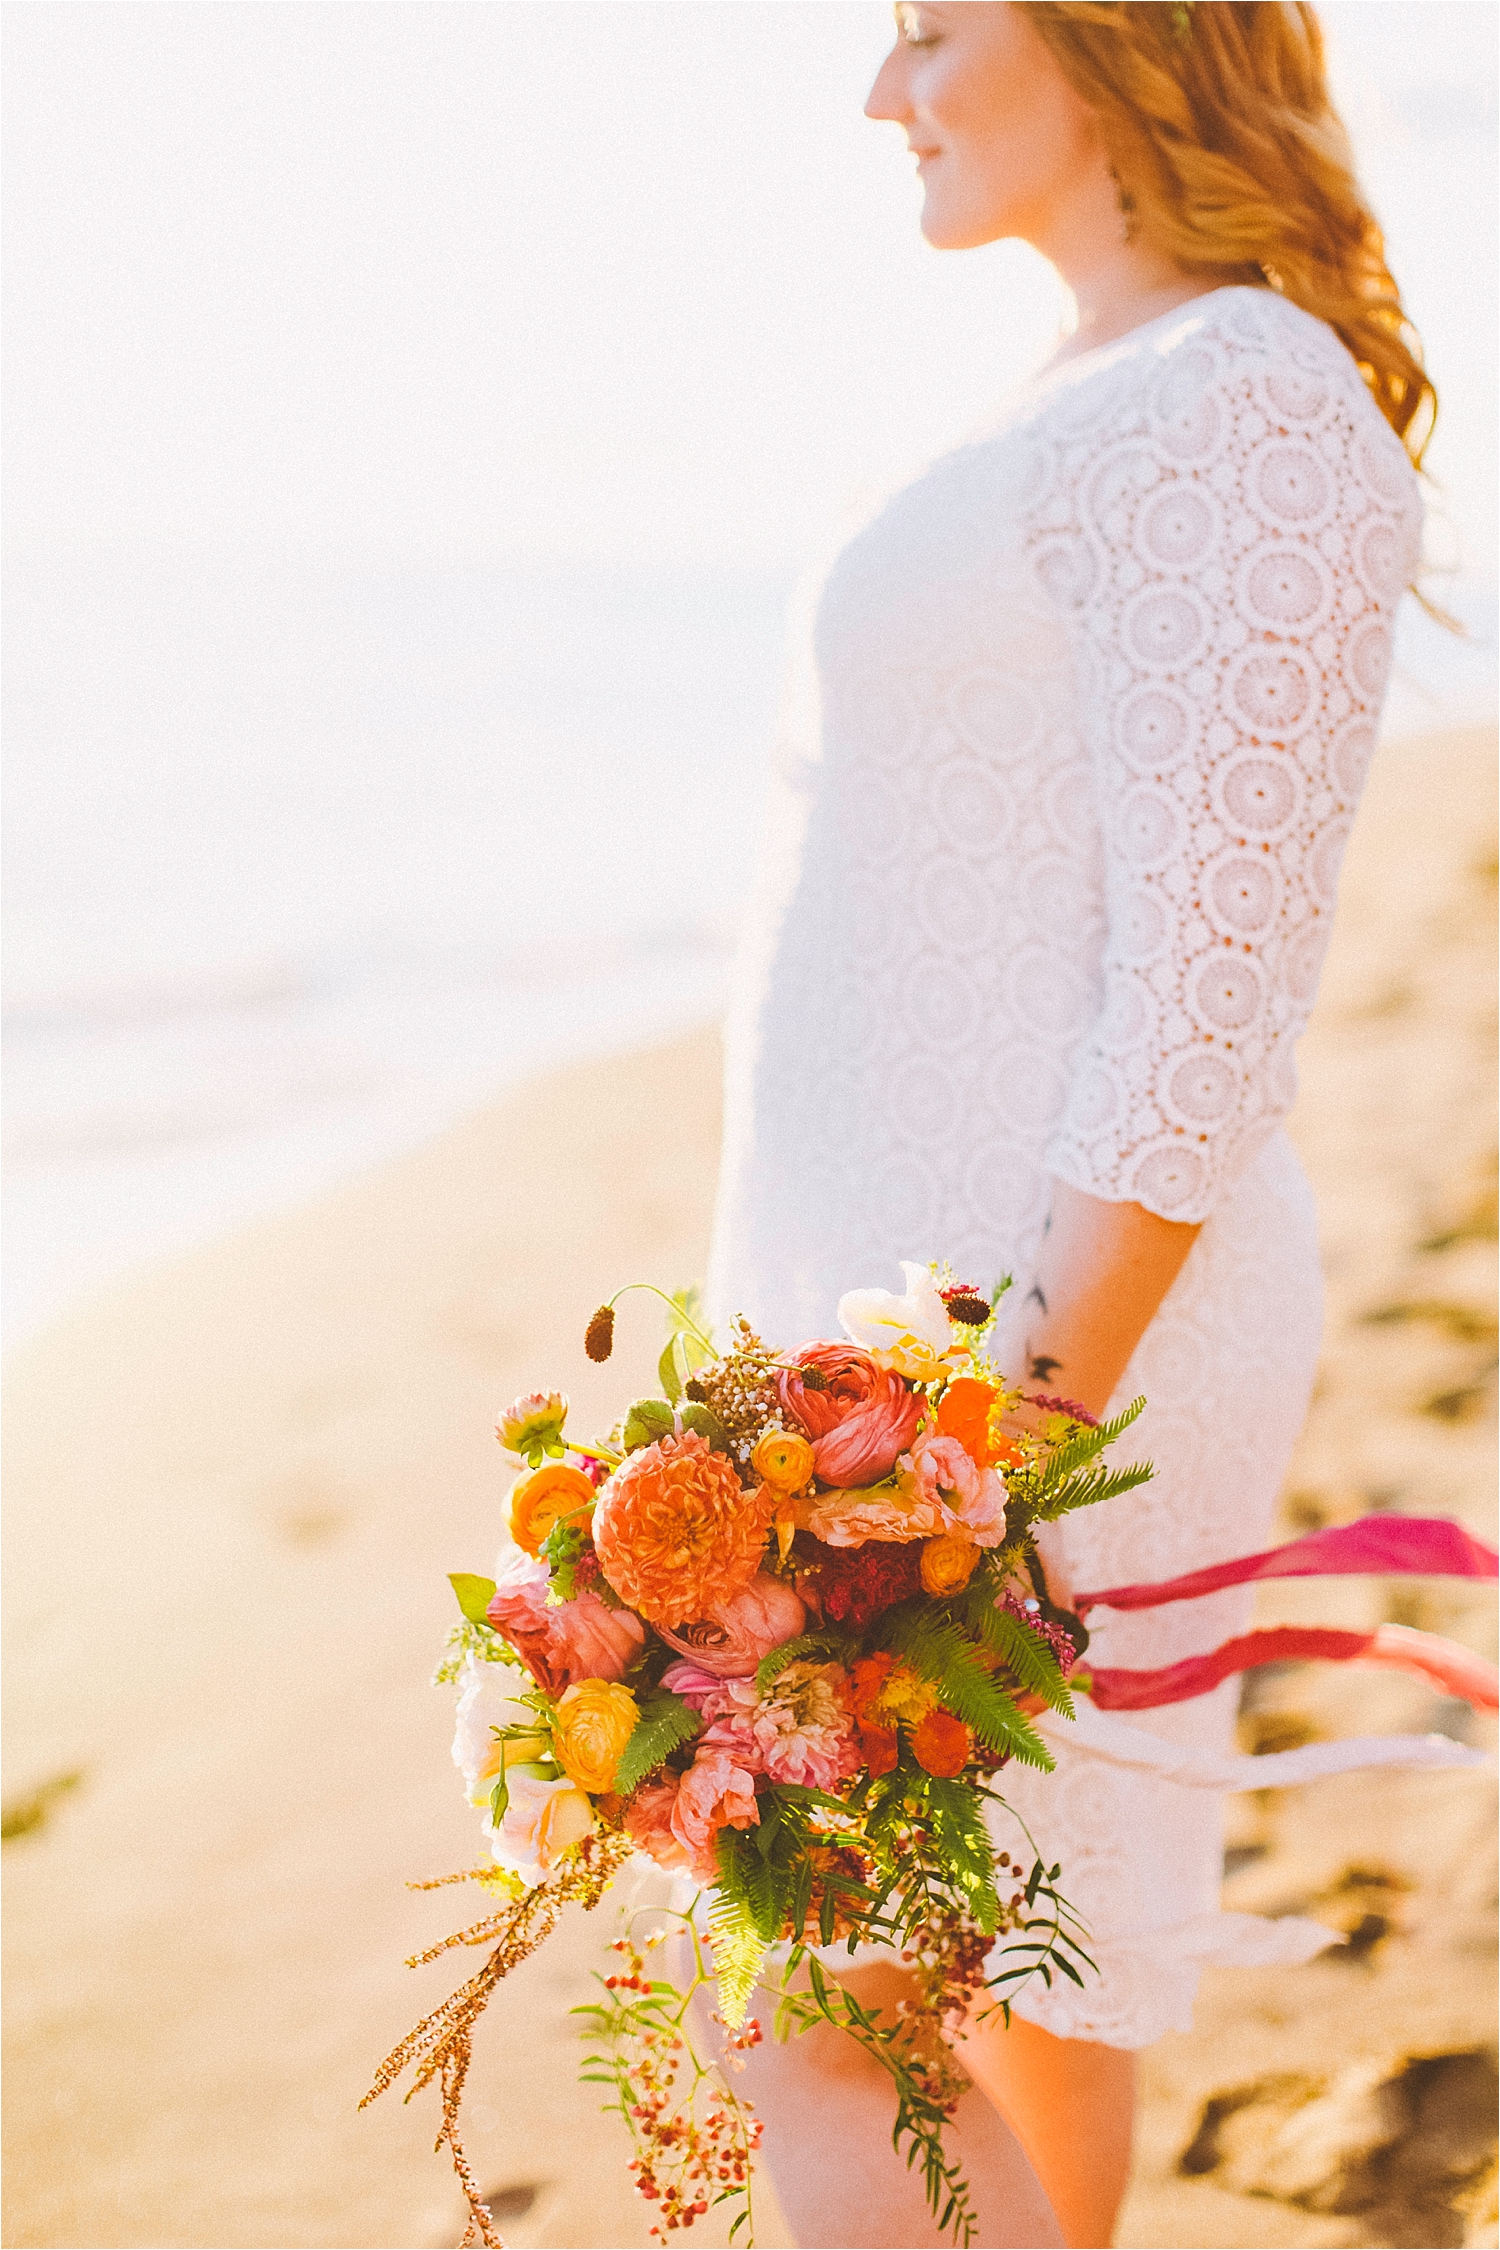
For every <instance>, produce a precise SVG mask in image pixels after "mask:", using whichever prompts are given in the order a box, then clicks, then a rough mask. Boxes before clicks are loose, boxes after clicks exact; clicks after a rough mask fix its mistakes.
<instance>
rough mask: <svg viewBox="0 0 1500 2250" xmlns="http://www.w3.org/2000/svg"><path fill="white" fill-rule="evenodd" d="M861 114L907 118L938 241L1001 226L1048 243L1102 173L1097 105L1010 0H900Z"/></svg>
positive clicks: (927, 225) (1105, 170) (973, 238)
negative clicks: (888, 45) (1078, 90)
mask: <svg viewBox="0 0 1500 2250" xmlns="http://www.w3.org/2000/svg"><path fill="white" fill-rule="evenodd" d="M865 115H866V116H867V117H875V118H888V119H890V120H891V122H892V123H894V124H897V125H900V126H903V127H904V128H905V131H906V138H907V143H908V145H909V147H910V148H911V150H912V152H913V154H914V155H915V156H916V157H917V159H918V163H917V170H918V173H919V174H920V176H921V180H922V185H923V187H924V188H925V190H926V197H925V200H924V202H923V206H922V232H923V234H924V235H926V237H927V240H928V241H929V242H930V243H932V244H933V245H934V247H935V248H937V249H939V250H971V249H973V248H975V247H976V246H977V245H978V244H979V243H981V242H998V241H999V240H1000V239H1001V238H1002V237H1003V236H1006V235H1021V236H1023V237H1024V238H1025V240H1027V241H1028V242H1032V243H1035V244H1036V246H1037V247H1038V248H1039V249H1043V250H1045V249H1046V248H1047V245H1048V242H1049V239H1050V238H1052V237H1053V236H1054V235H1055V234H1056V232H1057V228H1058V224H1059V221H1060V220H1062V219H1063V214H1064V213H1065V211H1066V210H1067V208H1068V206H1069V205H1072V204H1074V203H1076V201H1077V200H1078V199H1079V197H1080V194H1082V195H1083V196H1084V197H1086V198H1087V199H1089V200H1090V201H1093V200H1096V199H1097V194H1098V190H1099V187H1100V184H1101V181H1102V182H1104V183H1105V184H1108V179H1109V164H1108V159H1107V157H1106V155H1105V152H1104V147H1103V144H1102V142H1101V141H1100V139H1099V134H1098V129H1097V127H1096V125H1095V122H1094V115H1093V112H1092V110H1090V109H1089V107H1088V105H1087V104H1086V103H1085V102H1084V101H1083V99H1082V97H1081V96H1080V95H1078V94H1075V93H1074V91H1073V89H1072V87H1071V86H1070V85H1069V84H1068V82H1067V80H1066V79H1065V78H1064V76H1063V74H1062V72H1061V71H1060V70H1059V68H1058V66H1057V64H1056V63H1055V62H1054V61H1053V59H1052V56H1051V55H1050V54H1049V52H1048V50H1047V48H1046V47H1045V46H1044V45H1043V43H1042V41H1041V40H1040V39H1039V38H1038V37H1037V34H1036V33H1035V32H1034V31H1033V30H1032V28H1031V26H1030V24H1029V23H1028V22H1027V21H1026V18H1025V16H1024V15H1023V14H1022V13H1021V11H1020V10H1019V9H1018V8H1013V7H1010V6H1008V5H1007V4H1006V0H899V4H898V6H897V8H896V44H895V46H894V47H893V48H892V49H891V51H890V53H889V54H888V55H887V56H886V59H885V61H884V62H883V63H882V64H881V67H880V74H879V76H878V77H877V78H876V80H875V83H874V85H873V86H872V87H871V89H870V98H869V100H868V101H867V102H866V104H865ZM1111 192H1112V190H1111ZM1064 223H1065V222H1064Z"/></svg>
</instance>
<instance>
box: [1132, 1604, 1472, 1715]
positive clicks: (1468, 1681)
mask: <svg viewBox="0 0 1500 2250" xmlns="http://www.w3.org/2000/svg"><path fill="white" fill-rule="evenodd" d="M1309 1657H1323V1658H1324V1659H1331V1660H1332V1662H1334V1663H1335V1664H1347V1663H1349V1662H1351V1661H1353V1660H1357V1661H1358V1662H1359V1663H1361V1664H1380V1665H1384V1666H1386V1667H1387V1668H1388V1669H1390V1670H1392V1671H1397V1672H1415V1673H1417V1674H1418V1676H1419V1677H1420V1678H1422V1679H1424V1680H1427V1681H1429V1682H1430V1683H1431V1685H1432V1686H1433V1687H1435V1688H1438V1689H1440V1690H1441V1692H1442V1693H1443V1694H1444V1695H1455V1696H1461V1697H1462V1698H1463V1700H1464V1702H1466V1703H1472V1704H1473V1706H1474V1708H1475V1709H1476V1710H1478V1711H1493V1710H1495V1709H1496V1708H1500V1693H1497V1688H1500V1675H1497V1673H1496V1671H1495V1667H1494V1665H1493V1664H1486V1662H1485V1661H1484V1658H1483V1657H1482V1656H1476V1655H1475V1654H1474V1652H1473V1650H1472V1649H1467V1648H1461V1647H1460V1646H1459V1644H1458V1642H1457V1641H1445V1640H1444V1639H1443V1638H1442V1636H1441V1635H1440V1634H1438V1633H1418V1632H1414V1631H1413V1630H1412V1628H1411V1627H1410V1626H1408V1625H1377V1626H1376V1627H1375V1629H1374V1631H1373V1632H1369V1633H1350V1632H1341V1631H1338V1630H1337V1629H1336V1628H1334V1627H1332V1626H1325V1625H1274V1626H1271V1627H1269V1628H1267V1629H1266V1630H1264V1631H1262V1632H1259V1633H1243V1634H1241V1636H1240V1638H1239V1639H1238V1640H1234V1641H1226V1642H1225V1643H1224V1645H1223V1647H1222V1648H1215V1649H1209V1650H1207V1651H1206V1652H1205V1653H1204V1654H1203V1655H1202V1656H1188V1657H1184V1658H1183V1660H1182V1661H1181V1663H1179V1664H1164V1665H1163V1666H1162V1667H1161V1669H1160V1670H1159V1671H1156V1672H1132V1671H1123V1670H1113V1669H1106V1668H1105V1667H1104V1666H1102V1665H1099V1666H1091V1667H1090V1669H1091V1670H1092V1672H1093V1680H1094V1684H1093V1686H1092V1688H1091V1689H1090V1690H1089V1693H1090V1696H1091V1697H1092V1699H1093V1703H1094V1708H1095V1709H1096V1710H1098V1711H1151V1710H1154V1709H1155V1708H1156V1707H1157V1706H1158V1705H1159V1704H1162V1703H1185V1702H1186V1701H1187V1700H1188V1699H1189V1697H1191V1696H1195V1695H1207V1694H1208V1692H1209V1689H1210V1688H1216V1687H1217V1686H1218V1684H1219V1682H1220V1681H1221V1680H1227V1679H1228V1677H1229V1675H1230V1673H1231V1672H1248V1671H1249V1670H1250V1669H1251V1668H1252V1667H1253V1666H1254V1665H1257V1664H1285V1663H1287V1662H1288V1661H1294V1662H1305V1661H1306V1660H1307V1659H1308V1658H1309Z"/></svg>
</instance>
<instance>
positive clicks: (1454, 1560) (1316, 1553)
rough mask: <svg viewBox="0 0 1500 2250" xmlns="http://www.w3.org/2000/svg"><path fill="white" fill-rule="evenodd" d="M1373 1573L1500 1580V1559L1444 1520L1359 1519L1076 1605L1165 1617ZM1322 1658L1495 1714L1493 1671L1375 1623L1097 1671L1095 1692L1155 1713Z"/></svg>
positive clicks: (1270, 1636) (1422, 1636) (1080, 1609)
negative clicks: (1262, 1582) (1255, 1674)
mask: <svg viewBox="0 0 1500 2250" xmlns="http://www.w3.org/2000/svg"><path fill="white" fill-rule="evenodd" d="M1364 1571H1368V1572H1370V1573H1372V1574H1374V1575H1377V1576H1382V1577H1383V1576H1394V1575H1396V1574H1397V1573H1399V1572H1409V1573H1411V1574H1413V1575H1414V1576H1419V1577H1425V1578H1494V1577H1495V1576H1496V1575H1497V1572H1500V1556H1497V1555H1496V1553H1495V1550H1494V1548H1493V1547H1486V1546H1485V1545H1484V1543H1483V1542H1482V1541H1481V1540H1478V1539H1474V1538H1472V1537H1471V1536H1470V1534H1469V1533H1468V1532H1467V1531H1465V1530H1464V1528H1463V1526H1462V1525H1461V1524H1456V1523H1450V1522H1448V1521H1447V1519H1446V1518H1445V1517H1441V1516H1361V1517H1360V1519H1359V1521H1358V1522H1357V1523H1349V1524H1340V1525H1338V1526H1336V1527H1335V1528H1334V1529H1332V1530H1330V1531H1313V1532H1310V1533H1309V1534H1308V1536H1307V1537H1306V1538H1305V1539H1292V1540H1289V1541H1288V1542H1287V1544H1286V1545H1285V1546H1284V1547H1268V1548H1266V1549H1265V1550H1264V1552H1263V1553H1261V1554H1258V1555H1241V1556H1239V1557H1238V1558H1237V1560H1235V1561H1233V1562H1223V1563H1212V1564H1210V1565H1209V1567H1208V1569H1206V1570H1189V1571H1186V1572H1184V1574H1183V1575H1182V1577H1180V1578H1163V1579H1160V1580H1158V1581H1156V1582H1155V1583H1154V1584H1146V1583H1142V1584H1140V1585H1136V1586H1110V1587H1107V1588H1106V1589H1105V1591H1104V1592H1103V1593H1099V1594H1079V1595H1077V1596H1075V1598H1074V1602H1073V1607H1074V1609H1075V1610H1076V1611H1077V1613H1078V1615H1079V1616H1080V1617H1082V1616H1083V1615H1084V1614H1085V1613H1086V1612H1087V1611H1089V1610H1091V1609H1157V1608H1160V1607H1161V1605H1162V1604H1163V1603H1165V1602H1186V1601H1192V1600H1193V1599H1194V1598H1195V1596H1197V1595H1199V1594H1215V1593H1217V1592H1218V1591H1219V1589H1220V1588H1221V1587H1223V1586H1244V1585H1247V1584H1248V1583H1250V1582H1251V1581H1252V1580H1255V1579H1261V1578H1340V1577H1352V1576H1354V1575H1356V1574H1357V1573H1359V1572H1364ZM1310 1657H1322V1658H1324V1659H1325V1660H1329V1661H1332V1662H1333V1663H1336V1664H1347V1663H1350V1662H1351V1661H1354V1660H1357V1661H1358V1662H1360V1663H1362V1664H1380V1665H1384V1666H1387V1667H1389V1668H1391V1669H1393V1670H1396V1671H1400V1672H1415V1673H1417V1674H1418V1675H1419V1676H1420V1677H1421V1678H1423V1679H1425V1680H1428V1681H1430V1682H1431V1684H1432V1685H1433V1686H1434V1687H1437V1688H1440V1689H1441V1690H1442V1692H1443V1693H1444V1694H1445V1695H1454V1696H1461V1697H1462V1698H1463V1699H1464V1701H1465V1702H1467V1703H1472V1704H1473V1705H1474V1706H1475V1708H1476V1709H1478V1710H1481V1711H1493V1710H1495V1709H1496V1707H1497V1695H1496V1684H1497V1677H1500V1676H1497V1674H1496V1671H1495V1667H1494V1666H1493V1665H1492V1664H1487V1663H1486V1662H1485V1661H1484V1659H1483V1658H1482V1657H1479V1656H1476V1655H1474V1653H1473V1651H1472V1650H1470V1649H1466V1648H1461V1647H1460V1646H1459V1644H1458V1643H1457V1642H1456V1641H1446V1640H1444V1639H1442V1637H1441V1636H1440V1635H1439V1634H1437V1633H1418V1632H1414V1631H1413V1630H1412V1629H1411V1628H1410V1627H1409V1626H1405V1625H1377V1626H1376V1627H1375V1629H1374V1630H1373V1632H1366V1633H1357V1632H1345V1631H1341V1630H1338V1629H1336V1628H1334V1627H1332V1626H1322V1625H1277V1626H1273V1627H1270V1628H1269V1629H1267V1630H1265V1631H1262V1632H1258V1633H1243V1634H1241V1635H1240V1637H1239V1639H1238V1640H1233V1641H1226V1642H1225V1643H1224V1645H1223V1647H1222V1648H1215V1649H1208V1650H1205V1652H1204V1653H1203V1654H1202V1655H1201V1656H1189V1657H1185V1658H1184V1659H1183V1660H1182V1662H1181V1663H1179V1664H1165V1665H1163V1666H1162V1667H1161V1668H1160V1670H1158V1671H1154V1672H1136V1671H1125V1670H1120V1669H1115V1668H1110V1667H1102V1668H1095V1667H1092V1666H1091V1667H1090V1670H1091V1671H1092V1673H1093V1686H1092V1687H1091V1688H1090V1690H1089V1693H1090V1695H1091V1697H1092V1698H1093V1701H1094V1703H1095V1705H1096V1706H1097V1707H1098V1709H1099V1710H1101V1711H1150V1710H1153V1709H1154V1708H1155V1707H1156V1706H1157V1705H1158V1704H1162V1703H1184V1702H1186V1701H1187V1700H1188V1699H1189V1697H1191V1696H1195V1695H1207V1694H1208V1692H1209V1690H1210V1688H1216V1687H1217V1686H1218V1685H1219V1682H1220V1681H1221V1680H1227V1679H1228V1678H1229V1676H1230V1674H1231V1673H1232V1672H1245V1671H1249V1670H1250V1669H1251V1667H1252V1666H1254V1665H1257V1664H1282V1663H1286V1662H1288V1661H1289V1660H1290V1661H1293V1662H1297V1661H1303V1660H1305V1659H1307V1658H1310Z"/></svg>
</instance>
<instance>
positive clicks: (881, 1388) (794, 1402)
mask: <svg viewBox="0 0 1500 2250" xmlns="http://www.w3.org/2000/svg"><path fill="white" fill-rule="evenodd" d="M796 1358H797V1366H796V1367H786V1368H783V1369H782V1370H781V1373H780V1374H779V1375H778V1376H777V1378H776V1389H777V1394H778V1396H779V1397H780V1400H781V1404H782V1408H783V1410H784V1411H785V1412H786V1413H788V1414H789V1415H790V1416H791V1418H792V1420H793V1421H794V1422H795V1423H796V1424H797V1426H798V1428H799V1429H803V1430H805V1431H806V1432H807V1434H808V1436H809V1437H810V1438H811V1439H812V1441H813V1464H814V1466H815V1468H816V1470H817V1473H818V1475H819V1476H820V1477H821V1478H822V1479H823V1482H824V1483H825V1484H837V1485H849V1484H854V1485H859V1484H875V1483H877V1482H878V1481H879V1479H880V1478H881V1477H883V1476H886V1475H888V1474H889V1472H890V1471H891V1469H893V1468H894V1467H895V1465H896V1459H897V1456H898V1455H899V1454H902V1453H904V1452H905V1451H906V1448H907V1447H908V1446H909V1445H910V1443H911V1441H912V1439H913V1438H914V1437H915V1436H916V1434H917V1429H918V1426H919V1424H920V1422H921V1419H922V1412H923V1407H924V1404H925V1402H924V1401H923V1400H922V1399H921V1398H919V1397H918V1395H917V1393H916V1392H915V1391H913V1390H911V1389H909V1387H908V1386H907V1384H906V1383H905V1382H904V1381H903V1380H902V1378H901V1377H900V1376H899V1375H897V1374H895V1373H894V1372H893V1371H892V1370H891V1369H889V1368H885V1367H877V1366H876V1364H875V1362H874V1360H873V1359H872V1358H871V1357H870V1354H869V1353H868V1352H865V1351H861V1350H860V1349H859V1346H858V1345H857V1344H804V1345H803V1347H802V1349H801V1351H800V1352H798V1353H797V1354H796ZM805 1367H810V1368H813V1369H814V1370H815V1371H816V1372H817V1373H818V1374H819V1375H821V1376H822V1377H823V1380H824V1388H823V1389H822V1390H809V1389H808V1387H807V1384H806V1382H805V1381H804V1380H803V1377H802V1373H801V1370H802V1369H803V1368H805Z"/></svg>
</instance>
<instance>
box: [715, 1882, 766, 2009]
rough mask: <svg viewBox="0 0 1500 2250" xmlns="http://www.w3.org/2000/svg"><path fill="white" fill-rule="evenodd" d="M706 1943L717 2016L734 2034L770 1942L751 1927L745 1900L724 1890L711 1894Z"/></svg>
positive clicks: (746, 2006)
mask: <svg viewBox="0 0 1500 2250" xmlns="http://www.w3.org/2000/svg"><path fill="white" fill-rule="evenodd" d="M708 1942H709V1945H710V1947H711V1949H712V1952H713V1957H714V1979H715V1982H716V1983H717V1985H718V1988H719V2013H720V2015H721V2016H722V2017H723V2019H724V2021H725V2023H726V2024H728V2025H729V2026H730V2028H731V2029H732V2030H736V2031H737V2030H738V2029H739V2027H740V2025H741V2024H742V2023H743V2022H744V2020H745V2015H746V2011H747V2010H748V2008H749V2006H750V1995H751V1994H752V1993H753V1992H754V1990H755V1980H756V1978H757V1976H758V1975H759V1974H760V1965H761V1963H762V1961H764V1959H765V1957H766V1955H767V1953H768V1952H769V1951H770V1943H769V1940H767V1939H766V1938H763V1937H762V1936H761V1934H760V1932H759V1930H758V1929H757V1928H756V1927H755V1923H754V1920H753V1918H752V1915H751V1912H750V1906H749V1903H748V1901H747V1900H746V1899H745V1898H744V1897H743V1896H741V1895H736V1894H734V1893H731V1892H729V1891H726V1890H721V1891H718V1892H716V1893H715V1895H714V1899H713V1903H712V1905H711V1906H710V1908H709V1915H708Z"/></svg>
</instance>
